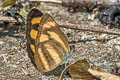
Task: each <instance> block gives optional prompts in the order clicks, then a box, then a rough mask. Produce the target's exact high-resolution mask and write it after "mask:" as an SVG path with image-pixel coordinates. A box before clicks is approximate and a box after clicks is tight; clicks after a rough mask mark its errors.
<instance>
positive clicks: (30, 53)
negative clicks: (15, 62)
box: [26, 8, 43, 67]
mask: <svg viewBox="0 0 120 80" xmlns="http://www.w3.org/2000/svg"><path fill="white" fill-rule="evenodd" d="M42 15H43V13H42V12H41V11H40V10H38V9H35V8H33V9H31V11H30V12H29V13H28V15H27V26H26V39H27V43H26V45H27V51H28V56H29V57H30V59H31V62H32V63H33V65H34V66H35V67H36V64H35V63H34V53H33V51H32V49H31V47H30V44H31V43H32V44H34V46H35V40H33V39H32V38H31V36H30V31H31V30H32V29H34V27H35V28H36V29H35V30H37V28H38V27H39V24H35V25H32V23H31V21H32V19H33V18H37V17H42Z"/></svg>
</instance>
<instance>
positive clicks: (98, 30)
mask: <svg viewBox="0 0 120 80" xmlns="http://www.w3.org/2000/svg"><path fill="white" fill-rule="evenodd" d="M0 21H3V22H11V23H12V22H14V23H22V21H19V22H17V21H16V20H15V19H14V18H12V17H7V16H2V15H0ZM59 26H60V27H62V28H69V29H75V30H81V31H91V32H96V33H104V34H111V35H120V30H119V29H116V30H113V29H103V28H100V27H99V28H98V27H83V26H81V25H79V24H70V23H68V24H66V25H65V23H60V24H59Z"/></svg>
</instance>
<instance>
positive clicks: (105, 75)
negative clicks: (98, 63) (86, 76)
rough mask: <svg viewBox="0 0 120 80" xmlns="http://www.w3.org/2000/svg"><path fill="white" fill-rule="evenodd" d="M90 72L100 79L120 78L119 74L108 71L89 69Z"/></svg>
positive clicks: (117, 79)
mask: <svg viewBox="0 0 120 80" xmlns="http://www.w3.org/2000/svg"><path fill="white" fill-rule="evenodd" d="M88 72H89V73H91V74H92V75H93V76H95V77H96V78H98V79H100V80H120V77H119V76H116V75H113V74H110V73H107V72H101V71H97V70H93V69H88Z"/></svg>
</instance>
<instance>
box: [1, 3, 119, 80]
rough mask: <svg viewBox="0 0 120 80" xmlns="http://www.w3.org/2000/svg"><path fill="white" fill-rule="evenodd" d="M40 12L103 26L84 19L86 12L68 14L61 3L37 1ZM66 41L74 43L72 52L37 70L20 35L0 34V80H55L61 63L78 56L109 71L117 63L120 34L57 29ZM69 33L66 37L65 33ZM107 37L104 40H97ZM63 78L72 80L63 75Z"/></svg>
mask: <svg viewBox="0 0 120 80" xmlns="http://www.w3.org/2000/svg"><path fill="white" fill-rule="evenodd" d="M38 9H40V10H41V11H42V12H43V13H49V14H50V15H51V16H52V17H53V18H54V19H55V21H56V22H57V23H60V22H64V23H74V24H80V25H81V26H85V27H91V26H92V27H98V28H99V27H103V28H105V29H106V27H104V26H103V25H102V24H101V23H100V22H99V21H97V20H88V13H87V12H86V11H80V12H77V13H69V12H68V11H67V8H65V7H62V6H61V5H58V4H57V5H56V4H50V3H41V5H40V7H38ZM61 29H62V31H63V32H64V33H65V35H66V36H67V38H68V41H69V42H70V41H76V42H77V41H78V40H79V42H77V43H70V45H75V52H73V53H72V55H71V56H70V57H69V58H68V59H67V61H64V62H63V63H62V64H60V65H59V66H58V67H57V68H56V69H54V70H53V71H51V72H48V73H41V72H39V71H38V70H37V69H36V68H35V67H34V66H33V64H32V63H31V61H30V58H29V57H28V52H27V51H26V39H25V38H21V37H17V38H16V37H10V36H8V35H1V37H0V80H58V77H59V75H60V73H61V71H62V70H63V69H64V63H68V64H71V63H73V62H75V61H76V60H78V59H84V58H87V59H89V60H90V61H91V62H93V63H94V64H95V65H96V66H99V67H100V68H102V69H104V70H105V71H107V72H111V71H112V69H114V68H115V67H119V66H120V62H119V60H120V53H119V52H120V37H119V36H116V35H110V34H100V33H94V32H90V31H86V32H85V31H78V30H71V29H65V28H61ZM68 34H69V36H68ZM102 39H107V40H106V41H99V42H98V41H97V40H102ZM64 80H76V79H71V78H69V77H68V78H65V79H64Z"/></svg>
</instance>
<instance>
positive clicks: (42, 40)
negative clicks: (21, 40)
mask: <svg viewBox="0 0 120 80" xmlns="http://www.w3.org/2000/svg"><path fill="white" fill-rule="evenodd" d="M26 36H27V51H28V53H29V57H30V58H31V61H32V63H33V64H34V65H35V66H36V68H37V69H39V70H40V71H41V72H48V71H51V70H53V69H54V68H56V67H57V66H58V65H59V64H60V63H61V62H62V61H63V59H64V57H65V56H66V55H68V54H69V52H70V46H69V43H68V41H67V38H66V37H65V35H64V33H63V32H62V31H61V29H60V28H59V26H58V25H57V23H56V22H55V21H54V20H53V18H52V17H51V16H50V15H49V14H44V15H43V14H42V12H40V11H39V10H37V9H32V10H31V11H30V12H29V14H28V17H27V29H26Z"/></svg>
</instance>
